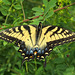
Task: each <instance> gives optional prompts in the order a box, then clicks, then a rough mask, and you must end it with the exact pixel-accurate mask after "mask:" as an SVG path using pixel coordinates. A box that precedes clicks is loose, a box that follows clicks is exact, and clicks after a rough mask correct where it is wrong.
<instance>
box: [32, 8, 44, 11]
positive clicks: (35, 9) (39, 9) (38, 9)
mask: <svg viewBox="0 0 75 75" xmlns="http://www.w3.org/2000/svg"><path fill="white" fill-rule="evenodd" d="M32 10H33V11H38V12H43V10H42V9H41V8H39V7H34V8H32Z"/></svg>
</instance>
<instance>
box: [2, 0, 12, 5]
mask: <svg viewBox="0 0 75 75" xmlns="http://www.w3.org/2000/svg"><path fill="white" fill-rule="evenodd" d="M2 1H3V2H4V3H5V4H6V5H11V3H10V2H9V1H8V0H2Z"/></svg>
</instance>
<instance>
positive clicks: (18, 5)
mask: <svg viewBox="0 0 75 75" xmlns="http://www.w3.org/2000/svg"><path fill="white" fill-rule="evenodd" d="M14 8H15V9H18V10H19V9H22V7H21V5H20V4H17V5H14Z"/></svg>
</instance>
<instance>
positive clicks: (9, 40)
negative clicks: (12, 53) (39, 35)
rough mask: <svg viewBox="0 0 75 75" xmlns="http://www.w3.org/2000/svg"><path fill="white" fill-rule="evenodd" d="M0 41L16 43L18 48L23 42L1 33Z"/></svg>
mask: <svg viewBox="0 0 75 75" xmlns="http://www.w3.org/2000/svg"><path fill="white" fill-rule="evenodd" d="M0 39H2V40H5V41H7V42H10V43H12V42H14V43H15V44H16V45H17V46H18V44H21V42H22V41H21V40H19V39H17V38H14V37H11V36H7V35H6V34H4V33H3V32H2V33H0Z"/></svg>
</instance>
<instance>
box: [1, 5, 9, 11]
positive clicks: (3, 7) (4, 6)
mask: <svg viewBox="0 0 75 75" xmlns="http://www.w3.org/2000/svg"><path fill="white" fill-rule="evenodd" d="M1 7H2V9H6V10H8V9H9V8H10V7H9V6H8V5H1Z"/></svg>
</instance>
